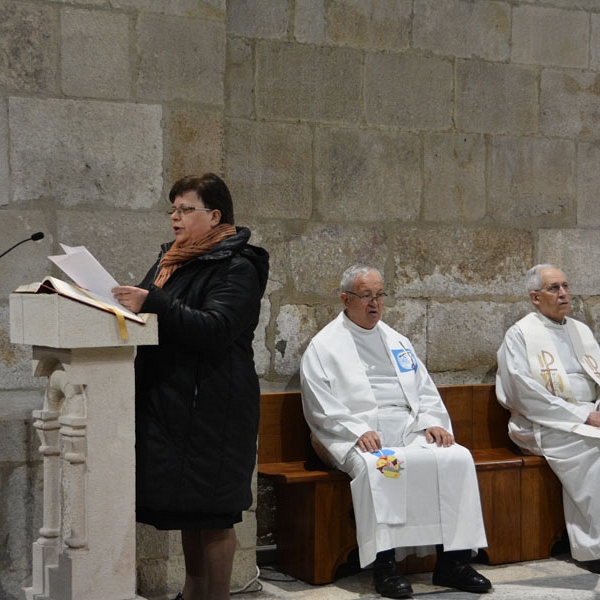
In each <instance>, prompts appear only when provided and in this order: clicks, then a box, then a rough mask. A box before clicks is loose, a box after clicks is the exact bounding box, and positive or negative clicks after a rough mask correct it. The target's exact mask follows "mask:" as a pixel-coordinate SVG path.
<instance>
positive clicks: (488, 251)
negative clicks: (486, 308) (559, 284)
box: [388, 226, 532, 298]
mask: <svg viewBox="0 0 600 600" xmlns="http://www.w3.org/2000/svg"><path fill="white" fill-rule="evenodd" d="M390 246H391V252H392V254H393V257H394V269H395V271H394V281H393V293H394V295H395V296H396V297H397V298H405V297H414V298H422V297H432V296H433V297H436V298H461V297H462V298H467V297H469V296H482V295H483V296H487V295H490V294H494V295H506V294H520V293H521V292H520V287H521V277H522V274H523V273H524V272H525V271H526V270H527V269H529V268H530V266H531V254H532V249H531V246H532V237H531V234H530V233H529V232H527V231H524V230H521V231H520V230H517V229H512V228H511V229H506V230H502V229H498V230H496V229H492V228H475V229H469V228H465V227H460V226H457V227H455V228H450V227H445V228H435V227H430V228H420V227H409V228H404V229H400V230H398V231H396V232H395V237H394V240H393V244H390ZM390 283H391V282H390ZM388 287H390V286H389V285H388Z"/></svg>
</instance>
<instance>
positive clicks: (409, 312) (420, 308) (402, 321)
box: [383, 283, 427, 362]
mask: <svg viewBox="0 0 600 600" xmlns="http://www.w3.org/2000/svg"><path fill="white" fill-rule="evenodd" d="M385 288H386V291H387V290H389V291H388V292H387V293H388V294H389V295H388V298H386V303H385V306H384V313H383V321H385V322H386V323H387V324H388V325H389V326H390V327H393V328H394V329H395V330H396V331H399V332H400V333H401V334H402V335H405V336H406V337H407V338H408V339H409V340H410V341H411V343H412V345H413V347H414V349H415V352H416V353H417V356H418V357H419V358H420V359H421V360H422V361H423V362H426V361H427V301H426V300H413V299H411V298H398V299H396V298H394V295H393V293H392V292H393V290H392V286H390V285H387V283H386V285H385Z"/></svg>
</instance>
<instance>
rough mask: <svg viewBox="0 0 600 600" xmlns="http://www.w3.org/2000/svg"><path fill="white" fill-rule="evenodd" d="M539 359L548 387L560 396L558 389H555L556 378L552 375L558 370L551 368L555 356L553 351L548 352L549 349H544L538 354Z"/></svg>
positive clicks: (555, 394) (541, 371)
mask: <svg viewBox="0 0 600 600" xmlns="http://www.w3.org/2000/svg"><path fill="white" fill-rule="evenodd" d="M538 361H539V363H540V366H541V367H542V368H541V369H540V373H541V374H542V377H543V379H544V381H545V382H546V389H547V390H548V391H549V392H550V393H551V394H552V395H553V396H558V394H557V393H556V390H555V389H554V378H553V377H552V374H553V372H556V371H558V369H551V368H550V367H551V366H552V365H553V364H554V356H553V355H552V352H548V351H547V350H542V351H541V352H540V354H538Z"/></svg>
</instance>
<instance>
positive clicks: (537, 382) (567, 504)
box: [496, 264, 600, 573]
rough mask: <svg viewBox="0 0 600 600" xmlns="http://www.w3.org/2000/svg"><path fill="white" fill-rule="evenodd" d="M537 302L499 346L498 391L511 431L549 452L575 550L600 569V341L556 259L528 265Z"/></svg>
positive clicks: (536, 450)
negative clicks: (579, 312)
mask: <svg viewBox="0 0 600 600" xmlns="http://www.w3.org/2000/svg"><path fill="white" fill-rule="evenodd" d="M526 289H527V291H528V293H529V298H530V299H531V302H532V304H533V305H534V307H535V308H536V311H535V312H531V313H529V314H528V315H527V316H525V317H524V318H522V319H521V320H520V321H518V322H517V323H515V324H514V325H513V326H512V327H511V328H510V329H509V330H508V331H507V332H506V335H505V336H504V342H503V343H502V345H501V346H500V349H499V350H498V374H497V376H496V396H497V398H498V401H499V402H500V404H502V405H503V406H504V407H505V408H508V409H509V410H510V412H511V416H510V421H509V425H508V432H509V435H510V438H511V439H512V440H513V441H514V442H515V443H516V444H517V445H518V446H519V447H520V448H522V449H523V451H524V452H526V453H527V454H536V455H539V456H544V457H546V460H547V461H548V464H549V465H550V468H551V469H552V470H553V471H554V472H555V473H556V475H557V477H558V478H559V479H560V481H561V483H562V486H563V508H564V513H565V522H566V524H567V533H568V535H569V543H570V545H571V554H572V556H573V558H574V559H575V560H577V561H578V562H580V563H581V564H582V566H584V567H585V568H587V569H589V570H590V571H593V572H595V573H600V494H599V493H598V490H599V489H600V429H598V427H600V412H598V411H597V407H598V400H599V399H600V370H599V367H600V348H599V347H598V343H597V342H596V340H595V339H594V335H593V333H592V332H591V330H590V328H589V327H588V326H587V325H585V324H584V323H581V322H580V321H576V320H575V319H571V318H570V317H568V316H567V315H568V314H569V312H570V310H571V292H570V290H569V284H568V283H567V280H566V278H565V274H564V273H563V272H562V271H561V270H560V269H558V268H557V267H555V266H554V265H548V264H542V265H536V266H535V267H533V268H532V269H530V270H529V271H528V272H527V276H526Z"/></svg>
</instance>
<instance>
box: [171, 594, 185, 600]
mask: <svg viewBox="0 0 600 600" xmlns="http://www.w3.org/2000/svg"><path fill="white" fill-rule="evenodd" d="M173 600H183V593H182V592H179V594H177V596H175V598H173Z"/></svg>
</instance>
